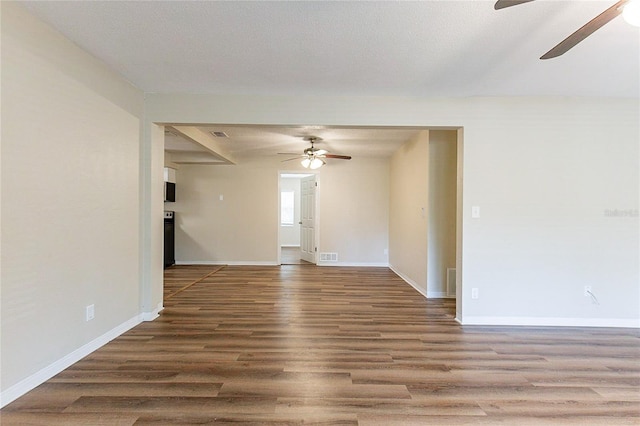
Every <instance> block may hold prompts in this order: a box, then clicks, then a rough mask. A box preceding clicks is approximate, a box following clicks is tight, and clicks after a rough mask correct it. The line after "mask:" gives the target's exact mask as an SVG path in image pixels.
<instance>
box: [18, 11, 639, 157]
mask: <svg viewBox="0 0 640 426" xmlns="http://www.w3.org/2000/svg"><path fill="white" fill-rule="evenodd" d="M493 3H494V2H493V1H483V0H475V1H453V0H451V1H445V0H441V1H417V2H396V1H393V2H391V1H388V2H370V1H285V2H275V1H256V2H241V1H229V2H219V1H81V2H78V1H25V2H22V4H23V5H25V6H26V7H27V8H28V9H30V10H31V12H32V13H34V14H35V15H37V16H39V17H40V18H41V19H43V20H44V21H46V22H49V23H50V24H51V25H53V26H54V27H55V28H57V29H58V30H59V31H61V32H62V33H63V34H65V35H66V36H67V37H68V38H70V39H71V40H73V41H74V42H76V43H77V44H78V45H80V46H81V47H83V48H84V49H85V50H87V51H89V52H91V53H92V54H94V55H95V56H97V57H98V58H100V59H102V60H103V61H104V62H106V63H107V64H108V65H109V66H111V67H112V68H113V69H114V70H116V71H117V72H118V73H120V74H122V75H123V76H124V77H125V78H127V79H128V80H129V81H131V82H132V83H133V84H134V85H136V86H137V87H139V88H141V89H142V90H144V91H145V92H155V93H205V94H265V95H268V94H274V95H276V94H277V95H293V96H297V95H316V94H322V95H358V96H360V95H361V96H381V95H382V96H384V95H390V96H422V97H470V96H528V95H532V96H544V95H554V96H613V97H629V98H638V97H639V92H640V31H639V29H638V28H635V27H632V26H630V25H629V24H627V23H626V22H625V21H624V20H623V19H622V17H619V18H616V19H615V20H614V21H612V22H611V23H609V24H607V25H606V26H605V27H604V28H602V29H600V30H598V31H597V32H596V33H594V34H593V35H591V36H590V37H589V38H587V39H586V40H585V41H584V42H582V43H580V44H579V45H578V46H576V47H575V48H574V49H573V50H571V51H569V52H568V53H567V54H565V55H564V56H561V57H559V58H556V59H551V60H546V61H541V60H539V59H538V58H539V57H540V56H541V55H542V54H544V53H545V52H547V51H548V50H549V49H550V48H552V47H553V46H555V45H556V44H557V43H558V42H560V41H561V40H563V39H564V38H565V37H566V36H568V35H569V34H571V33H572V32H573V31H575V30H576V29H578V28H579V27H580V26H582V25H583V24H584V23H586V22H587V21H588V20H590V19H592V18H593V17H595V16H596V15H597V14H599V13H600V12H602V11H603V10H605V9H606V8H607V7H609V6H611V5H612V4H613V3H615V0H608V1H599V0H593V1H588V0H578V1H575V0H574V1H560V0H546V1H545V0H538V1H534V2H531V3H527V4H523V5H520V6H516V7H512V8H508V9H504V10H501V11H495V10H494V9H493ZM320 124H322V123H320ZM216 130H218V129H216ZM256 130H258V129H256V128H247V129H237V128H236V129H233V132H230V133H233V135H234V137H233V138H230V139H234V138H235V139H236V141H235V145H231V149H232V150H237V151H245V152H259V151H261V150H264V149H265V143H266V142H265V141H267V140H268V141H269V142H268V143H269V144H274V145H273V148H274V149H273V150H280V149H283V150H284V149H292V148H291V146H286V144H284V143H283V142H281V141H282V140H283V139H286V138H283V136H286V137H294V136H299V135H301V134H303V133H304V132H301V130H300V129H293V130H291V129H280V130H278V131H277V132H275V133H278V134H279V135H278V137H277V138H276V136H274V135H272V134H271V133H274V131H273V130H274V129H268V128H263V129H261V130H260V131H261V136H260V137H259V138H258V137H256V136H255V132H256ZM270 130H271V131H270ZM302 130H304V129H302ZM325 130H327V131H328V129H325ZM343 130H345V129H343ZM351 130H353V129H351ZM320 136H322V137H324V136H323V135H320ZM338 136H339V135H338ZM338 136H336V137H334V136H333V135H331V136H330V137H325V139H326V140H327V143H328V144H330V143H334V146H329V148H331V149H332V150H335V151H341V152H340V153H350V154H353V152H354V151H356V150H357V149H358V148H360V147H361V146H360V145H359V144H355V142H354V144H355V145H354V144H351V145H350V144H349V143H348V140H350V139H351V136H353V135H349V136H347V135H345V136H344V138H343V139H345V141H344V145H343V144H342V142H331V141H336V140H338V139H341V137H338ZM372 137H374V136H373V135H372V134H371V132H368V133H367V135H366V136H365V138H366V139H367V140H370V139H371V138H372ZM231 142H232V141H231V140H230V141H229V143H231ZM276 145H277V146H276ZM356 145H357V146H356ZM378 145H380V146H378ZM368 149H369V150H374V151H376V154H373V155H378V150H380V155H383V154H382V151H385V150H386V151H388V149H387V148H386V147H384V144H370V145H369V146H368ZM273 150H272V151H271V152H273Z"/></svg>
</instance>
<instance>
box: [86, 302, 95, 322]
mask: <svg viewBox="0 0 640 426" xmlns="http://www.w3.org/2000/svg"><path fill="white" fill-rule="evenodd" d="M95 316H96V308H95V305H89V306H87V308H86V320H87V321H91V320H92V319H94V318H95Z"/></svg>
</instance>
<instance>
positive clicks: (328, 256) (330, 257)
mask: <svg viewBox="0 0 640 426" xmlns="http://www.w3.org/2000/svg"><path fill="white" fill-rule="evenodd" d="M337 261H338V253H320V262H337Z"/></svg>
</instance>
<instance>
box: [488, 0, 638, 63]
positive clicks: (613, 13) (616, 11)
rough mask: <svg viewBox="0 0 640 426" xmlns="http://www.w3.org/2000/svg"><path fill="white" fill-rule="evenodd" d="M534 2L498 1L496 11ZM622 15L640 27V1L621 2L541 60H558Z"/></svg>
mask: <svg viewBox="0 0 640 426" xmlns="http://www.w3.org/2000/svg"><path fill="white" fill-rule="evenodd" d="M532 1H534V0H498V1H497V2H496V3H495V5H494V9H495V10H500V9H504V8H507V7H511V6H517V5H520V4H524V3H530V2H532ZM620 14H622V15H623V17H624V19H625V21H627V22H628V23H629V24H631V25H634V26H637V27H640V0H620V1H618V2H616V3H615V4H614V5H613V6H611V7H609V8H608V9H606V10H605V11H604V12H602V13H601V14H599V15H598V16H596V17H595V18H593V19H592V20H590V21H589V22H587V23H586V24H584V25H583V26H582V27H580V28H579V29H578V30H577V31H575V32H574V33H573V34H571V35H570V36H569V37H567V38H565V39H564V40H562V41H561V42H560V43H558V44H557V45H556V46H555V47H554V48H553V49H551V50H549V51H548V52H547V53H545V54H544V55H542V56H541V57H540V59H551V58H556V57H558V56H560V55H564V54H565V53H567V51H569V50H570V49H572V48H573V47H575V46H576V45H577V44H578V43H580V42H581V41H583V40H584V39H586V38H587V37H589V36H590V35H591V34H593V33H594V32H595V31H597V30H599V29H600V28H602V27H603V26H604V25H605V24H607V23H609V22H610V21H611V20H613V19H614V18H616V17H617V16H618V15H620Z"/></svg>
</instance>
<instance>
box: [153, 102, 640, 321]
mask: <svg viewBox="0 0 640 426" xmlns="http://www.w3.org/2000/svg"><path fill="white" fill-rule="evenodd" d="M146 112H147V114H148V119H149V120H151V121H156V122H168V123H171V122H174V123H175V122H179V123H204V122H212V123H231V124H293V125H295V124H297V125H318V124H322V125H361V126H412V127H439V128H450V129H453V128H463V129H464V154H463V155H464V158H463V162H462V163H463V173H462V176H463V184H462V187H463V194H462V205H463V208H464V210H463V218H462V227H461V228H462V232H463V236H462V244H461V246H462V247H461V259H462V260H461V265H462V271H461V272H462V274H463V282H462V289H461V290H462V291H461V293H460V294H458V297H459V298H460V299H459V301H460V304H459V306H461V311H462V312H458V313H457V315H458V319H459V320H461V321H462V322H463V323H468V324H472V323H493V324H550V325H553V324H555V325H620V326H636V327H638V326H640V320H639V318H640V288H639V286H638V281H639V280H640V276H639V269H638V258H639V255H640V253H639V246H640V244H639V241H638V239H639V226H638V225H639V220H640V219H639V218H638V216H637V213H634V212H636V211H637V209H638V194H639V192H640V190H639V183H638V169H639V167H638V155H639V152H638V151H639V150H638V148H639V143H640V142H639V141H640V123H639V121H638V116H639V115H640V107H639V102H638V99H637V98H635V99H612V98H558V97H526V98H525V97H523V98H500V97H495V98H467V99H429V98H418V97H414V98H393V97H366V98H364V97H362V98H360V97H348V96H344V97H332V96H327V97H322V96H314V97H304V96H296V97H285V96H248V95H247V96H214V95H169V94H167V95H163V94H149V95H148V96H147V102H146ZM161 172H162V171H161V170H159V171H158V173H161ZM391 192H393V189H391ZM472 205H478V206H479V207H480V209H481V217H480V218H478V219H471V211H470V206H472ZM616 210H617V211H622V212H628V213H629V214H625V215H618V216H613V215H607V213H606V212H607V211H610V212H615V211H616ZM390 253H391V256H392V263H393V249H392V248H391V252H390ZM157 285H161V283H159V284H157ZM585 285H591V286H592V287H593V289H594V290H595V291H594V293H595V294H596V295H597V296H598V300H599V304H593V303H591V300H590V298H585V297H584V295H583V294H584V291H583V290H584V286H585ZM472 288H478V290H479V298H478V299H471V290H472ZM462 299H464V300H462Z"/></svg>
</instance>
